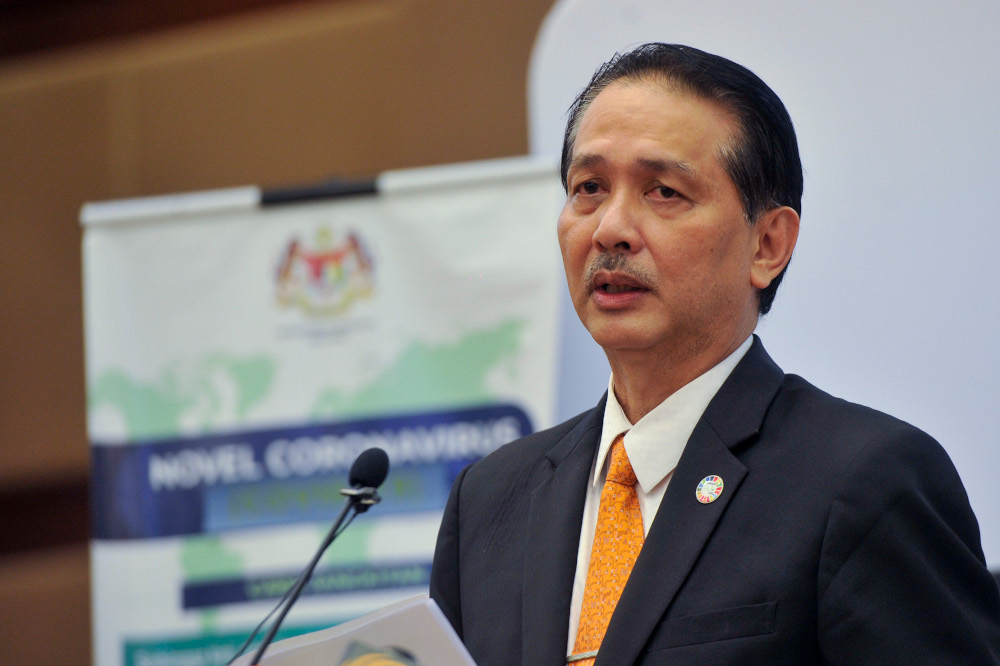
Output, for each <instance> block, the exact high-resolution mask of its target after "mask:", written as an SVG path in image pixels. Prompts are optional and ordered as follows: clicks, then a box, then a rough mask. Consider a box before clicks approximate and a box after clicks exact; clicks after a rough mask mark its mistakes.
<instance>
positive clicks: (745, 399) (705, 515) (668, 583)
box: [597, 336, 784, 666]
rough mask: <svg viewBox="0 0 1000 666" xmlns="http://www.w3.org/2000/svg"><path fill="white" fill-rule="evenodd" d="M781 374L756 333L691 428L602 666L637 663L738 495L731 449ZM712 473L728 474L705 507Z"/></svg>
mask: <svg viewBox="0 0 1000 666" xmlns="http://www.w3.org/2000/svg"><path fill="white" fill-rule="evenodd" d="M783 376H784V374H783V373H782V372H781V370H780V369H779V368H778V367H777V366H776V365H775V364H774V362H773V361H771V358H770V357H769V356H768V355H767V353H766V352H765V351H764V349H763V347H762V346H761V343H760V340H759V339H757V338H756V336H755V338H754V344H753V346H752V347H751V348H750V350H749V351H748V352H747V354H746V356H744V358H743V359H742V360H741V361H740V363H739V364H738V365H737V366H736V368H735V369H734V370H733V373H732V374H731V375H730V376H729V378H728V379H727V380H726V382H725V383H724V384H723V386H722V388H720V389H719V392H718V393H717V394H716V396H715V397H714V398H713V399H712V402H711V403H710V404H709V406H708V408H707V409H706V410H705V414H704V415H703V416H702V418H701V419H700V420H699V422H698V424H697V425H696V426H695V429H694V431H693V432H692V433H691V437H690V439H689V440H688V443H687V445H686V446H685V448H684V453H683V454H682V455H681V459H680V461H679V462H678V463H677V469H676V470H675V471H674V475H673V477H672V478H671V480H670V485H669V486H668V488H667V492H666V493H665V494H664V497H663V501H662V502H661V504H660V508H659V510H658V511H657V514H656V518H654V520H653V524H652V526H651V527H650V530H649V534H648V535H647V537H646V542H645V543H644V544H643V547H642V551H641V552H640V553H639V558H638V560H636V563H635V567H634V568H633V570H632V575H631V576H630V577H629V582H628V584H627V585H626V586H625V589H624V591H623V592H622V597H621V599H620V601H619V602H618V606H617V608H616V610H615V613H614V615H612V617H611V623H610V624H609V626H608V631H607V634H605V637H604V642H603V643H602V644H601V649H600V653H599V656H598V659H597V666H600V665H602V664H608V665H610V664H631V663H634V662H635V661H637V660H638V658H639V656H640V654H641V651H642V648H643V646H644V645H645V644H646V641H647V640H648V638H649V636H650V634H651V633H652V632H653V630H654V629H655V627H656V626H657V625H658V624H659V623H660V621H661V619H662V617H663V615H664V613H666V611H667V608H668V607H669V606H670V604H671V602H672V601H673V599H674V596H675V595H676V594H677V591H678V590H679V589H680V587H681V585H682V584H683V583H684V581H685V579H686V578H687V576H688V574H689V573H690V571H691V569H692V568H693V567H694V566H695V564H696V562H697V560H698V556H699V555H700V554H701V551H702V550H703V548H704V546H705V544H706V542H707V541H708V539H709V538H710V537H711V535H712V532H713V531H714V530H715V526H716V524H717V523H718V521H719V519H720V518H721V517H722V515H723V513H725V510H726V507H727V506H728V505H729V503H730V502H731V501H732V500H733V498H735V497H736V495H737V493H738V491H739V488H740V484H741V483H742V482H743V478H744V477H745V476H746V474H747V470H746V468H745V467H744V466H743V464H742V463H741V462H740V461H739V459H738V458H737V457H736V456H735V455H734V454H733V453H732V450H731V449H732V448H733V447H735V446H737V445H738V444H740V443H742V442H746V441H747V440H749V439H750V438H752V437H754V436H755V435H756V433H757V431H758V429H759V427H760V424H761V422H762V420H763V418H764V413H765V412H766V410H767V406H768V405H769V404H770V402H771V400H772V399H773V397H774V395H775V393H776V392H777V390H778V388H779V387H780V385H781V381H782V379H783ZM713 474H714V475H717V476H720V477H722V480H723V482H724V484H725V485H724V488H723V491H722V494H721V495H719V497H718V498H717V499H716V500H715V501H714V502H711V503H709V504H702V503H700V502H698V500H697V498H696V495H695V489H696V488H697V486H698V483H699V482H700V481H701V480H702V479H704V478H705V477H706V476H709V475H713Z"/></svg>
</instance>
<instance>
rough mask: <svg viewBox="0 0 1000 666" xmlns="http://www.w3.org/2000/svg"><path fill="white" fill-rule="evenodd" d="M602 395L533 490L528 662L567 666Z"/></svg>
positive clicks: (556, 450)
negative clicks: (571, 606) (571, 609)
mask: <svg viewBox="0 0 1000 666" xmlns="http://www.w3.org/2000/svg"><path fill="white" fill-rule="evenodd" d="M603 417H604V401H603V400H602V401H601V403H600V404H598V406H597V407H595V408H594V409H593V410H592V412H591V413H590V414H589V415H588V416H586V417H585V418H584V419H583V420H581V421H580V423H579V424H578V425H577V426H576V427H575V428H573V429H572V430H571V431H570V432H569V433H567V435H566V436H565V437H563V438H562V439H561V440H560V441H559V442H557V443H556V444H555V445H554V446H553V447H552V448H551V449H550V450H549V453H548V454H547V455H546V459H547V462H548V463H549V464H551V465H552V468H553V469H552V474H551V476H550V477H549V478H548V479H546V480H545V481H543V482H542V483H541V484H539V485H538V487H537V488H535V490H534V491H533V492H532V494H531V508H530V510H529V514H528V526H527V529H528V534H527V543H528V544H530V546H529V547H530V549H531V550H530V551H529V552H528V553H527V554H526V556H525V563H524V587H523V593H522V599H523V606H524V607H523V613H522V628H521V636H522V655H523V662H524V663H526V664H538V665H539V666H542V665H548V664H551V665H553V666H555V665H556V664H562V665H565V663H566V643H567V640H568V630H569V604H570V599H571V597H572V594H573V576H574V574H575V571H574V570H575V564H576V557H577V550H578V546H579V542H580V521H581V520H582V518H583V504H584V498H585V493H586V490H587V483H588V481H589V476H590V471H591V467H592V466H593V462H594V452H595V451H596V450H597V446H598V444H599V442H600V437H601V421H602V419H603Z"/></svg>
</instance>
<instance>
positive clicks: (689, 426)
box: [566, 336, 752, 655]
mask: <svg viewBox="0 0 1000 666" xmlns="http://www.w3.org/2000/svg"><path fill="white" fill-rule="evenodd" d="M751 342H752V336H751V337H748V338H747V339H746V340H745V341H744V342H743V344H742V345H740V346H739V348H738V349H736V351H734V352H733V353H732V354H730V355H729V356H727V357H726V358H725V359H723V360H722V362H721V363H719V364H718V365H716V366H715V367H713V368H712V369H711V370H709V371H707V372H706V373H704V374H703V375H701V376H699V377H697V378H695V379H694V380H692V381H690V382H689V383H687V384H686V385H684V386H683V387H682V388H680V389H679V390H677V391H676V392H674V393H673V394H672V395H670V396H669V397H668V398H667V399H666V400H664V401H663V402H661V403H660V404H659V405H657V406H656V407H655V408H653V410H652V411H651V412H649V413H648V414H646V415H645V416H643V417H642V418H641V419H639V422H638V423H636V424H634V425H633V424H632V423H630V422H629V420H628V418H626V416H625V412H624V411H623V410H622V407H621V405H620V404H619V403H618V398H617V397H616V396H615V391H614V386H615V378H614V375H612V376H611V379H610V380H609V382H608V402H607V404H606V405H605V407H604V427H603V429H602V430H601V445H600V447H599V448H598V449H597V456H596V457H595V458H594V466H593V468H592V470H591V473H590V483H589V485H588V488H587V497H586V501H585V503H584V507H583V523H582V526H581V529H580V547H579V551H578V553H577V557H576V575H575V577H574V579H573V598H572V600H571V602H570V607H569V644H568V645H567V647H566V654H567V655H569V654H572V653H573V645H574V643H575V642H576V631H577V628H578V627H579V625H580V609H581V606H582V605H583V590H584V587H585V586H586V583H587V569H588V568H589V566H590V550H591V548H592V547H593V545H594V532H595V531H596V529H597V513H598V509H599V508H600V505H601V489H602V488H603V487H604V480H605V478H607V473H608V463H609V462H610V460H609V458H608V451H609V450H610V449H611V444H612V442H614V439H615V437H617V436H618V435H619V434H621V433H622V432H624V433H625V452H626V453H628V459H629V462H631V463H632V470H633V471H634V472H635V476H636V479H638V483H637V484H636V487H635V491H636V494H637V495H638V497H639V510H640V512H641V513H642V529H643V535H646V534H649V526H650V525H652V523H653V518H654V517H656V511H657V509H659V508H660V501H661V500H662V499H663V494H664V493H665V492H666V490H667V485H668V484H669V483H670V477H671V476H672V475H673V472H674V468H676V467H677V461H678V460H680V458H681V453H683V451H684V446H685V445H686V444H687V441H688V439H689V438H690V437H691V432H692V431H693V430H694V427H695V425H697V423H698V420H699V419H700V418H701V415H702V414H704V412H705V409H706V408H707V407H708V403H709V402H711V401H712V398H714V397H715V394H716V393H717V392H718V391H719V388H721V387H722V384H723V383H724V382H725V381H726V379H727V378H728V377H729V375H730V373H732V371H733V368H735V367H736V364H737V363H739V362H740V359H742V358H743V355H744V354H746V353H747V350H748V349H750V343H751ZM694 491H695V489H694V488H692V489H691V492H692V494H693V493H694Z"/></svg>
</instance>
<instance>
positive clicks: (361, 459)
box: [348, 446, 389, 488]
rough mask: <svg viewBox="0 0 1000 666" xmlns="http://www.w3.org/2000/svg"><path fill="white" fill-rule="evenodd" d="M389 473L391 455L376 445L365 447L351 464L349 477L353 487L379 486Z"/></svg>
mask: <svg viewBox="0 0 1000 666" xmlns="http://www.w3.org/2000/svg"><path fill="white" fill-rule="evenodd" d="M388 475H389V455H388V454H387V453H386V452H385V451H383V450H382V449H380V448H378V447H377V446H376V447H373V448H370V449H365V450H364V451H362V452H361V455H359V456H358V457H357V458H356V459H355V460H354V464H352V465H351V473H350V476H349V477H348V480H349V481H350V484H351V487H353V488H365V487H368V488H378V487H379V486H381V485H382V482H383V481H385V477H386V476H388Z"/></svg>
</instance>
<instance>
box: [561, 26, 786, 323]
mask: <svg viewBox="0 0 1000 666" xmlns="http://www.w3.org/2000/svg"><path fill="white" fill-rule="evenodd" d="M642 81H645V82H650V83H657V84H660V85H663V86H664V87H666V88H668V89H671V90H674V91H676V92H680V93H686V94H689V95H693V96H695V97H698V98H700V99H702V100H705V101H708V102H712V103H714V104H715V105H716V106H718V107H719V108H721V109H723V110H725V111H726V112H728V113H729V114H731V115H732V117H733V119H734V120H735V123H734V131H733V133H732V136H730V137H729V138H728V140H727V141H725V142H724V143H723V144H722V145H721V146H720V147H719V148H720V150H719V154H718V155H717V158H718V160H719V162H720V164H721V166H722V168H723V169H724V170H725V172H726V173H727V174H728V176H729V178H730V179H731V180H732V183H733V184H734V185H735V186H736V188H737V190H738V192H739V195H740V199H741V201H742V205H743V214H744V216H745V218H746V220H747V223H748V224H751V225H753V224H754V223H756V222H757V220H758V219H760V217H761V215H762V214H763V213H764V212H765V211H767V210H770V209H773V208H775V207H780V206H788V207H790V208H792V209H793V210H794V211H795V212H796V213H797V214H801V212H802V211H801V209H802V164H801V162H800V160H799V152H798V143H797V141H796V139H795V130H794V128H793V127H792V121H791V118H789V116H788V112H787V111H786V110H785V107H784V105H783V104H782V103H781V100H780V99H779V98H778V96H777V95H775V94H774V92H773V91H772V90H771V89H770V88H769V87H768V86H767V84H765V83H764V82H763V81H761V80H760V78H758V77H757V76H756V75H755V74H754V73H753V72H751V71H750V70H748V69H746V68H745V67H743V66H741V65H738V64H736V63H734V62H732V61H730V60H727V59H725V58H722V57H720V56H716V55H712V54H710V53H705V52H704V51H700V50H698V49H694V48H691V47H688V46H680V45H675V44H645V45H643V46H640V47H639V48H637V49H635V50H633V51H631V52H629V53H626V54H623V55H616V56H615V57H614V58H613V59H612V60H611V61H609V62H608V63H606V64H604V65H603V66H601V67H600V68H599V69H598V70H597V72H596V73H595V74H594V76H593V78H592V79H591V81H590V83H589V84H588V85H587V86H586V88H584V90H583V91H582V92H581V93H580V95H579V96H578V97H577V99H576V100H575V101H574V103H573V105H572V106H571V107H570V110H569V121H568V122H567V125H566V133H565V135H564V139H563V150H562V164H561V174H562V181H563V186H564V187H565V186H566V185H567V181H566V177H567V171H568V169H569V165H570V162H571V161H572V158H573V151H574V147H575V144H576V138H577V133H578V131H579V128H580V122H581V120H582V118H583V116H584V114H585V113H586V111H587V109H589V108H590V105H591V104H592V103H593V101H594V99H595V98H596V97H597V96H598V95H599V94H600V93H601V92H602V91H604V90H605V89H606V88H607V87H608V86H609V85H611V84H613V83H615V82H620V83H638V82H642ZM784 272H785V271H784V268H782V270H781V272H780V273H779V274H778V275H777V276H776V277H775V278H774V279H773V280H771V282H770V284H769V285H768V286H767V287H765V288H763V289H760V290H759V294H758V295H759V305H758V309H759V312H760V314H766V313H767V312H768V311H769V310H770V309H771V304H772V303H773V301H774V295H775V293H776V292H777V289H778V285H779V284H780V282H781V279H782V277H784Z"/></svg>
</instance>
